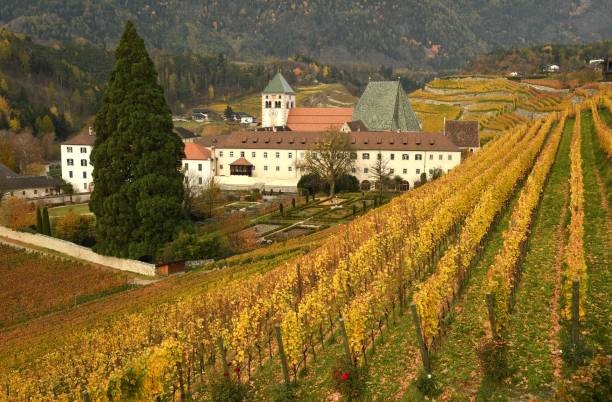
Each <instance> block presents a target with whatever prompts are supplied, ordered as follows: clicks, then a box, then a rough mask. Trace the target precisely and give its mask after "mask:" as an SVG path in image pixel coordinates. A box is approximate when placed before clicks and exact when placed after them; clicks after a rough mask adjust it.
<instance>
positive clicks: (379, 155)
mask: <svg viewBox="0 0 612 402" xmlns="http://www.w3.org/2000/svg"><path fill="white" fill-rule="evenodd" d="M376 159H378V160H381V159H382V154H381V153H380V152H379V153H378V154H376Z"/></svg>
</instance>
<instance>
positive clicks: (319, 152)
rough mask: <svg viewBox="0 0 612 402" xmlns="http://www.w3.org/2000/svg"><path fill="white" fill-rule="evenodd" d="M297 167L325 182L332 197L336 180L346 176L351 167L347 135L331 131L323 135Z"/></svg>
mask: <svg viewBox="0 0 612 402" xmlns="http://www.w3.org/2000/svg"><path fill="white" fill-rule="evenodd" d="M299 165H300V166H301V167H303V168H304V170H306V171H307V172H308V173H313V174H316V175H317V176H319V177H320V178H321V179H323V180H325V181H327V184H329V194H330V196H331V197H333V196H334V195H335V193H336V180H337V179H338V178H339V177H340V176H342V175H345V174H348V173H349V172H350V171H351V167H353V159H352V158H351V146H350V143H349V137H348V134H346V133H340V132H333V131H330V132H326V133H323V134H322V135H321V136H320V137H319V139H318V142H317V143H316V144H315V145H314V147H313V148H312V149H310V150H309V151H307V152H306V154H305V155H304V160H303V161H301V163H300V164H299Z"/></svg>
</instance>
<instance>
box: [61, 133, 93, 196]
mask: <svg viewBox="0 0 612 402" xmlns="http://www.w3.org/2000/svg"><path fill="white" fill-rule="evenodd" d="M95 140H96V135H95V134H94V132H93V130H92V129H91V127H90V128H89V130H88V131H87V132H83V133H81V134H79V135H77V136H75V137H73V138H71V139H69V140H67V141H64V142H63V143H62V144H61V157H62V160H61V163H62V166H61V168H62V179H64V181H66V182H67V183H70V184H72V187H73V189H74V192H75V193H89V192H91V190H93V175H92V174H93V166H92V164H91V161H90V156H91V150H92V149H93V144H94V142H95Z"/></svg>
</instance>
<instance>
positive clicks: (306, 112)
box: [287, 107, 353, 131]
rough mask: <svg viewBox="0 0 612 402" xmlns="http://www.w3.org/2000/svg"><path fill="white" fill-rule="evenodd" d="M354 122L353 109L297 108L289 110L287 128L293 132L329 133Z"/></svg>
mask: <svg viewBox="0 0 612 402" xmlns="http://www.w3.org/2000/svg"><path fill="white" fill-rule="evenodd" d="M351 120H353V108H347V107H296V108H294V109H291V110H289V116H288V118H287V126H289V128H290V129H291V130H292V131H326V130H327V131H329V130H338V129H340V127H341V126H342V125H343V124H344V123H346V122H348V121H351Z"/></svg>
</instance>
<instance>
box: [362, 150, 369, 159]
mask: <svg viewBox="0 0 612 402" xmlns="http://www.w3.org/2000/svg"><path fill="white" fill-rule="evenodd" d="M361 159H364V160H367V159H370V154H369V153H367V152H364V153H363V154H361Z"/></svg>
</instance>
